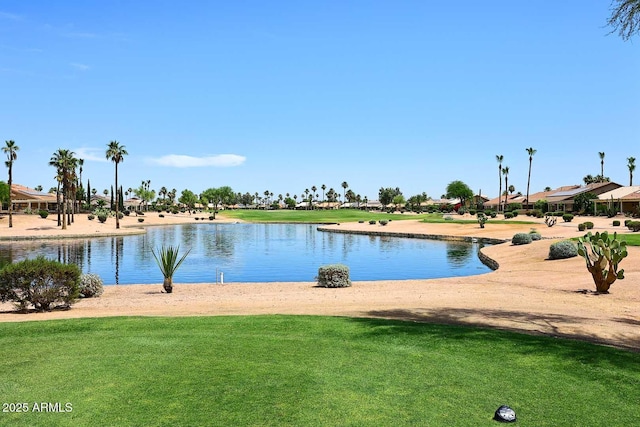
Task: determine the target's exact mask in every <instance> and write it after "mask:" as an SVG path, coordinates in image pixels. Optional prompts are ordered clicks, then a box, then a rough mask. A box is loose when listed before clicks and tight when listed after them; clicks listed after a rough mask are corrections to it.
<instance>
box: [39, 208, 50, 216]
mask: <svg viewBox="0 0 640 427" xmlns="http://www.w3.org/2000/svg"><path fill="white" fill-rule="evenodd" d="M38 215H40V218H46V217H48V216H49V212H48V211H45V210H44V209H40V210H39V211H38Z"/></svg>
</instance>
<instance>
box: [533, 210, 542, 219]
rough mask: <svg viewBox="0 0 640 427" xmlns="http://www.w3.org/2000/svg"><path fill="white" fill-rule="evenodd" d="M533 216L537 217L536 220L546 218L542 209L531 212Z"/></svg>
mask: <svg viewBox="0 0 640 427" xmlns="http://www.w3.org/2000/svg"><path fill="white" fill-rule="evenodd" d="M531 215H532V216H535V217H536V218H543V217H544V213H543V212H542V211H541V210H540V209H534V210H533V211H532V212H531Z"/></svg>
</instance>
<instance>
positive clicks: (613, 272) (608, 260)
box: [578, 231, 628, 294]
mask: <svg viewBox="0 0 640 427" xmlns="http://www.w3.org/2000/svg"><path fill="white" fill-rule="evenodd" d="M617 237H618V235H617V233H613V237H612V236H609V233H607V232H606V231H603V232H602V233H597V232H596V234H591V232H589V233H587V234H585V235H584V237H580V238H579V239H578V255H580V256H581V257H583V258H584V259H585V261H586V263H587V270H589V272H590V273H591V276H592V277H593V282H594V283H595V285H596V291H597V292H598V293H605V294H606V293H609V288H610V287H611V284H612V283H613V282H615V281H616V280H617V279H620V280H622V279H624V269H620V270H618V266H619V265H620V262H622V260H623V259H624V258H626V256H627V255H628V253H627V242H626V241H624V240H618V238H617ZM587 245H588V246H587Z"/></svg>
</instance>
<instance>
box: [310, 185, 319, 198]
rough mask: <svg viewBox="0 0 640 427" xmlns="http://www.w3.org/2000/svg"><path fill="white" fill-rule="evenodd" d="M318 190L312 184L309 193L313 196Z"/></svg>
mask: <svg viewBox="0 0 640 427" xmlns="http://www.w3.org/2000/svg"><path fill="white" fill-rule="evenodd" d="M317 190H318V188H317V187H316V186H315V185H314V186H312V187H311V195H312V196H313V195H314V194H316V191H317Z"/></svg>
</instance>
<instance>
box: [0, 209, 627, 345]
mask: <svg viewBox="0 0 640 427" xmlns="http://www.w3.org/2000/svg"><path fill="white" fill-rule="evenodd" d="M195 216H198V214H194V215H191V216H189V215H185V214H181V215H169V214H166V215H165V217H164V218H159V217H158V215H157V214H151V213H149V214H147V215H145V216H144V218H145V221H144V222H143V223H139V222H138V219H137V218H136V217H135V216H133V217H125V218H123V220H122V221H121V228H120V230H116V229H115V221H114V220H113V219H112V218H111V219H109V220H108V221H107V223H105V224H100V223H99V222H97V221H96V220H93V221H89V220H87V218H86V215H78V216H77V217H76V219H75V222H74V223H73V224H72V225H70V226H69V227H68V229H67V230H65V231H63V230H60V228H59V227H57V224H56V218H55V216H53V217H51V216H50V217H49V218H47V219H41V218H40V217H38V216H35V215H14V226H13V228H8V218H6V217H5V218H3V219H2V220H1V221H0V239H2V240H7V239H10V240H13V239H27V238H28V239H33V238H56V239H57V238H61V237H78V236H103V235H110V234H130V233H143V232H144V227H146V226H153V225H162V224H178V223H184V222H196V221H195V219H194V217H195ZM526 219H529V218H526ZM589 220H591V221H593V222H594V223H595V224H596V227H595V230H594V231H602V230H605V229H606V230H609V231H615V230H618V231H626V229H623V228H621V227H612V226H611V221H612V220H611V219H607V218H595V219H593V218H590V219H589ZM216 221H218V222H219V221H224V218H219V219H216ZM538 221H539V220H538ZM581 221H582V219H580V218H576V219H574V221H573V222H572V223H566V224H565V223H558V224H557V225H556V226H554V227H551V228H549V227H547V226H546V225H545V224H544V223H543V222H542V221H539V223H538V224H536V225H518V224H508V225H500V224H487V226H486V228H484V229H480V228H479V227H478V225H477V224H424V223H420V222H419V221H416V220H405V221H393V222H391V223H389V225H387V226H385V227H382V226H380V225H369V224H368V223H365V224H359V223H343V224H340V225H332V226H326V227H324V228H326V229H329V230H331V229H333V230H335V231H345V230H355V231H362V232H369V231H376V232H386V233H415V234H428V235H429V234H431V235H445V236H461V237H465V236H466V237H476V238H498V239H510V238H511V237H512V236H513V234H515V233H516V232H529V231H530V230H531V228H535V229H536V230H537V231H538V232H540V233H541V234H542V236H543V240H541V241H538V242H534V243H532V244H530V245H525V246H513V245H511V244H510V243H504V244H500V245H495V246H491V247H488V248H485V249H483V252H484V253H485V254H486V255H487V256H489V257H490V258H492V259H493V260H495V261H496V262H497V263H498V264H499V265H500V268H499V269H498V270H496V271H493V272H490V273H487V274H482V275H478V276H472V277H462V278H447V279H436V280H403V281H377V282H354V283H353V286H352V287H350V288H344V289H324V288H317V287H315V283H310V282H302V283H299V282H295V283H259V284H257V283H252V284H243V283H233V284H224V285H219V284H218V285H216V284H197V285H193V284H191V285H187V284H176V285H175V287H174V293H173V294H165V293H163V292H162V286H161V284H158V285H121V286H108V287H106V289H105V293H104V294H103V296H102V297H100V298H96V299H86V300H81V301H79V302H78V303H77V304H75V305H74V306H73V308H72V309H71V310H68V311H54V312H50V313H32V314H17V313H15V312H13V306H12V305H11V304H0V322H2V321H5V322H6V321H30V320H45V319H61V318H78V317H105V316H121V315H122V316H130V315H140V316H195V315H243V314H312V315H336V316H355V317H383V318H393V319H404V320H413V321H424V322H437V323H459V324H473V325H481V326H488V327H496V328H501V329H508V330H515V331H523V332H527V333H536V334H545V335H551V336H558V337H571V338H577V339H583V340H588V341H593V342H599V343H604V344H608V345H614V346H619V347H624V348H629V349H633V350H636V351H640V286H638V285H640V262H639V261H640V248H639V247H632V248H630V251H629V257H628V258H627V259H625V261H624V262H623V267H624V268H625V276H626V278H625V279H624V280H619V281H617V282H616V283H614V284H613V286H612V288H611V293H610V294H608V295H596V294H593V293H592V292H590V291H592V290H595V287H594V285H593V282H592V280H591V276H590V274H589V273H588V272H587V270H586V268H585V266H584V261H583V260H582V258H579V257H576V258H572V259H568V260H556V261H549V260H547V259H546V258H547V255H548V251H549V245H550V244H551V243H552V242H554V241H556V240H557V239H563V238H567V237H575V236H579V235H581V234H582V233H580V232H578V231H577V224H578V222H581ZM207 222H209V221H208V220H207ZM5 243H6V242H5Z"/></svg>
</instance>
